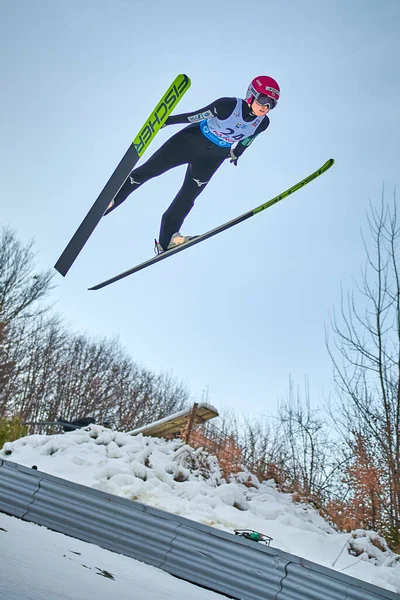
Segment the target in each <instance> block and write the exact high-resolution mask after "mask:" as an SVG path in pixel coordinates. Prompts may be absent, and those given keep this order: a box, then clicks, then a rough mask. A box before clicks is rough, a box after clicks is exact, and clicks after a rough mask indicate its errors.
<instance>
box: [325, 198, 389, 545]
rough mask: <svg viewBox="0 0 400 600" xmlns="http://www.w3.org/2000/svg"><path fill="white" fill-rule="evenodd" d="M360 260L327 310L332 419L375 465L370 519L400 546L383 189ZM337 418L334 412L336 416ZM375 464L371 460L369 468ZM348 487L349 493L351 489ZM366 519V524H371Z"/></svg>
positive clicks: (386, 208) (351, 446)
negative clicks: (335, 309) (353, 277)
mask: <svg viewBox="0 0 400 600" xmlns="http://www.w3.org/2000/svg"><path fill="white" fill-rule="evenodd" d="M368 226H369V227H368V232H369V233H368V236H367V237H366V236H364V235H363V242H364V248H365V253H366V265H365V269H364V271H363V274H362V279H361V283H360V284H357V285H356V290H355V291H352V292H350V293H349V294H348V295H347V297H346V298H344V297H343V294H342V303H341V318H340V321H339V319H338V318H337V317H336V315H333V317H332V319H331V329H332V330H333V334H334V345H333V347H332V345H331V344H330V342H329V339H328V338H327V347H328V351H329V353H330V356H331V359H332V361H333V366H334V377H335V384H336V389H337V392H338V399H339V411H338V419H337V422H338V424H339V425H340V430H341V433H342V436H343V438H344V440H345V441H346V442H347V445H348V448H349V454H350V455H351V453H352V449H354V448H355V447H356V446H357V444H359V441H360V440H362V442H363V444H364V452H365V453H366V455H368V456H371V457H374V459H375V463H376V465H379V473H380V481H379V490H376V492H377V497H379V515H378V516H377V515H376V511H375V512H374V523H375V524H376V523H379V525H380V531H381V532H382V533H383V534H384V535H386V537H387V539H388V540H390V542H391V543H392V545H393V546H394V547H397V548H398V547H399V546H400V533H399V532H400V471H399V469H400V389H399V380H400V256H399V239H400V229H399V222H398V215H397V207H396V197H395V196H394V201H393V204H391V205H390V204H388V203H387V202H385V200H384V194H383V195H382V202H381V206H380V207H379V208H375V207H373V206H372V205H370V210H369V214H368ZM339 417H340V418H339ZM374 468H375V467H374ZM350 493H351V492H350ZM371 525H372V524H371Z"/></svg>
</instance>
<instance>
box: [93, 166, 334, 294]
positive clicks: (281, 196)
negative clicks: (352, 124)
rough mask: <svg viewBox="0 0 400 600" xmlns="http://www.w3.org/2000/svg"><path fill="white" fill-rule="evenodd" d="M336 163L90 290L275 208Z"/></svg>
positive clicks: (112, 281) (99, 287)
mask: <svg viewBox="0 0 400 600" xmlns="http://www.w3.org/2000/svg"><path fill="white" fill-rule="evenodd" d="M334 162H335V161H334V159H333V158H330V159H329V160H327V161H326V163H325V164H324V165H322V167H321V168H319V169H318V170H317V171H315V172H314V173H312V174H311V175H309V176H308V177H305V178H304V179H302V180H301V181H299V183H296V184H295V185H293V186H292V187H290V188H289V189H287V190H286V191H285V192H283V193H282V194H279V196H275V198H272V199H271V200H268V202H266V203H265V204H261V205H260V206H257V207H256V208H254V209H253V210H249V211H248V212H246V213H244V214H243V215H240V216H239V217H236V218H235V219H232V221H228V222H227V223H223V224H222V225H219V226H218V227H216V228H215V229H211V230H210V231H207V232H206V233H203V234H202V235H199V236H196V237H194V238H193V239H191V240H189V241H188V242H186V243H185V244H182V245H181V246H177V247H176V248H173V249H172V250H167V251H166V252H163V253H162V254H158V255H157V256H154V257H153V258H150V259H149V260H146V261H145V262H143V263H141V264H140V265H136V266H135V267H132V268H131V269H128V270H127V271H124V272H123V273H120V274H119V275H116V276H115V277H111V279H107V280H106V281H103V282H102V283H98V284H97V285H94V286H93V287H91V288H89V290H100V289H101V288H103V287H105V286H107V285H110V284H111V283H114V282H115V281H119V280H120V279H123V278H124V277H128V275H132V274H133V273H137V272H138V271H141V270H142V269H146V268H147V267H150V266H151V265H154V264H155V263H157V262H159V261H161V260H164V259H166V258H169V257H170V256H172V255H173V254H177V253H178V252H182V250H186V249H187V248H190V247H191V246H195V245H196V244H199V243H200V242H203V241H204V240H207V239H208V238H210V237H213V236H214V235H217V234H218V233H221V232H222V231H225V230H226V229H229V228H230V227H233V226H234V225H238V224H239V223H242V222H243V221H246V219H250V217H253V216H254V215H257V214H258V213H260V212H262V211H263V210H265V209H266V208H269V207H270V206H273V205H274V204H276V203H277V202H279V201H280V200H283V199H284V198H286V197H287V196H290V195H291V194H293V193H294V192H297V190H300V189H301V188H302V187H304V186H305V185H307V184H308V183H310V181H313V180H314V179H316V178H317V177H319V176H320V175H322V174H323V173H325V172H326V171H327V170H328V169H330V167H331V166H332V165H333V164H334Z"/></svg>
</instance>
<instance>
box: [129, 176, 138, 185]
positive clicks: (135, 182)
mask: <svg viewBox="0 0 400 600" xmlns="http://www.w3.org/2000/svg"><path fill="white" fill-rule="evenodd" d="M129 181H130V182H131V184H132V185H140V183H139V182H138V181H135V180H134V179H133V177H129Z"/></svg>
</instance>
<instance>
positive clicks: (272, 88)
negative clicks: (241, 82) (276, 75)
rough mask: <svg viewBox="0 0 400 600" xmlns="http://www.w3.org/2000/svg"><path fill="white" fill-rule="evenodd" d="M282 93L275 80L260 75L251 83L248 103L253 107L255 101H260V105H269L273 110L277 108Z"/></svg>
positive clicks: (247, 97) (247, 98)
mask: <svg viewBox="0 0 400 600" xmlns="http://www.w3.org/2000/svg"><path fill="white" fill-rule="evenodd" d="M280 93H281V90H280V88H279V85H278V83H277V82H276V81H275V79H272V77H268V75H260V76H259V77H256V78H255V79H253V81H252V82H251V83H250V85H249V87H248V89H247V94H246V101H247V102H248V104H250V105H251V104H253V100H257V101H258V100H260V104H264V105H267V104H269V108H270V109H272V108H274V107H275V106H276V104H277V102H278V100H279V96H280ZM269 100H270V101H269Z"/></svg>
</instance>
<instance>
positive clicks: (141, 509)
mask: <svg viewBox="0 0 400 600" xmlns="http://www.w3.org/2000/svg"><path fill="white" fill-rule="evenodd" d="M54 479H57V478H54ZM160 512H161V511H160ZM163 514H165V513H163ZM24 518H25V519H26V520H28V521H33V522H34V523H38V524H39V525H45V526H46V527H48V528H49V529H54V530H56V531H62V532H63V533H66V534H67V535H70V536H72V537H76V538H79V539H81V540H84V541H86V542H91V543H93V544H97V545H99V546H102V547H103V548H107V549H108V550H112V551H113V552H118V553H121V554H125V555H126V556H130V557H131V558H136V559H138V560H141V561H143V562H145V563H147V564H151V565H154V566H157V567H160V566H161V565H162V564H163V563H164V557H165V554H166V552H168V551H169V549H170V543H171V539H172V538H173V537H174V535H175V530H176V528H177V526H178V524H177V523H175V522H174V521H172V520H171V519H169V518H168V517H167V518H165V517H164V518H160V517H155V516H154V515H153V514H149V513H148V512H147V510H146V506H144V505H143V504H139V503H137V502H133V501H132V500H126V499H124V498H119V497H118V496H114V495H112V494H103V493H102V492H98V491H97V490H94V489H91V488H85V487H84V486H81V485H78V484H73V485H72V486H71V485H70V482H63V484H60V483H59V482H58V481H52V480H48V479H42V480H41V482H40V493H38V494H37V496H36V497H35V502H34V503H33V504H32V505H31V506H30V507H29V511H28V513H27V514H26V515H25V516H24Z"/></svg>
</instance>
